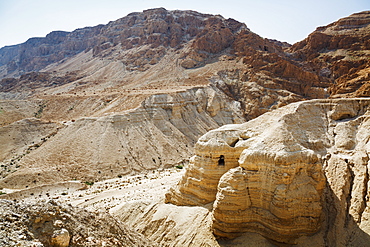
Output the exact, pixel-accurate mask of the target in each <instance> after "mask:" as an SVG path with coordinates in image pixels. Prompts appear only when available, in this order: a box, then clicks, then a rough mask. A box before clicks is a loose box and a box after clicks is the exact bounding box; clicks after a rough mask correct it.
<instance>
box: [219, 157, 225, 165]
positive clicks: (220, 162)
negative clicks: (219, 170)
mask: <svg viewBox="0 0 370 247" xmlns="http://www.w3.org/2000/svg"><path fill="white" fill-rule="evenodd" d="M218 165H219V166H224V165H225V156H223V155H220V158H218Z"/></svg>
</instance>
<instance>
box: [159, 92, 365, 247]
mask: <svg viewBox="0 0 370 247" xmlns="http://www.w3.org/2000/svg"><path fill="white" fill-rule="evenodd" d="M369 107H370V101H369V100H367V99H351V100H344V99H343V100H313V101H308V102H300V103H293V104H290V105H289V106H286V107H282V108H280V109H278V110H275V111H272V112H269V113H266V114H264V115H262V116H260V117H258V118H256V119H254V120H251V121H249V122H247V123H244V124H237V125H226V126H223V127H221V128H219V129H217V130H213V131H210V132H209V133H207V134H206V135H204V136H202V137H201V138H200V139H199V140H198V142H197V144H196V146H195V149H196V150H195V154H196V155H195V156H194V157H193V158H192V159H191V161H190V165H189V167H188V168H187V171H186V173H185V175H184V177H183V178H182V180H181V181H180V182H179V184H178V186H176V187H175V188H172V190H171V191H170V192H169V193H168V194H167V196H166V200H167V202H171V203H175V204H177V205H201V204H207V203H213V211H212V214H213V229H214V233H215V234H216V235H218V236H222V237H230V238H233V237H236V236H239V235H240V234H241V233H243V232H257V233H260V234H262V235H263V236H265V237H266V238H269V239H272V240H274V241H277V242H283V243H290V244H297V243H300V242H301V241H303V240H301V238H300V237H301V236H305V235H312V234H315V235H314V237H312V238H313V239H314V238H315V241H319V242H320V244H322V245H328V246H347V245H348V244H354V245H357V246H365V245H364V243H365V242H364V241H365V240H366V239H368V238H369V237H368V236H369V235H368V234H369V230H368V225H369V224H370V222H368V216H367V211H368V208H369V205H368V199H367V197H368V196H369V192H368V191H369V190H368V186H369V184H368V176H369V172H368V166H369V164H368V162H369V158H368V150H369V147H368V139H369V133H368V131H367V130H368V124H369V121H368V119H369V117H368V114H369V109H370V108H369ZM334 236H336V237H334ZM351 236H355V237H354V238H352V237H351ZM366 236H367V237H366ZM318 239H319V240H318Z"/></svg>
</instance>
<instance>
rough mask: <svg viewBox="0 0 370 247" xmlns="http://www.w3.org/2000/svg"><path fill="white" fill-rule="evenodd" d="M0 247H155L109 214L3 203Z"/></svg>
mask: <svg viewBox="0 0 370 247" xmlns="http://www.w3.org/2000/svg"><path fill="white" fill-rule="evenodd" d="M0 206H1V210H0V216H1V217H0V245H1V246H40V247H41V246H55V247H66V246H71V247H73V246H107V245H108V246H127V247H128V246H156V245H155V244H153V242H152V241H149V240H148V239H146V238H145V237H144V236H143V235H141V234H139V233H137V232H136V231H134V230H132V229H131V228H130V227H128V226H127V225H125V224H123V223H122V222H119V221H118V220H117V219H115V218H113V217H112V216H111V215H109V214H108V213H106V212H90V211H87V210H84V209H81V208H76V207H72V206H67V205H61V204H59V203H56V202H55V201H53V200H49V201H40V202H36V203H35V202H33V203H22V202H14V201H8V200H0Z"/></svg>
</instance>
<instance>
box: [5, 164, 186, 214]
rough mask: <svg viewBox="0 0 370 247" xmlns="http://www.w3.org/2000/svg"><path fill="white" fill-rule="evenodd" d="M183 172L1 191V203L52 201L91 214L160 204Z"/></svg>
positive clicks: (147, 174)
mask: <svg viewBox="0 0 370 247" xmlns="http://www.w3.org/2000/svg"><path fill="white" fill-rule="evenodd" d="M184 170H185V169H179V168H169V169H163V170H153V171H149V172H147V173H146V174H140V175H134V176H122V177H120V178H115V179H109V180H105V181H100V182H96V183H94V184H92V185H88V184H86V183H84V182H82V181H70V182H64V183H58V184H55V185H46V186H39V187H35V188H31V189H26V190H9V189H2V191H3V192H5V193H6V194H4V195H1V196H0V199H10V200H14V199H15V200H20V201H28V200H40V199H53V200H56V201H58V202H61V203H67V204H71V205H73V206H80V207H84V208H87V209H91V210H101V209H103V210H110V212H113V211H114V210H115V207H116V206H118V205H120V204H123V203H126V202H135V201H145V202H160V201H163V200H164V195H165V193H166V192H167V191H168V190H169V188H170V187H171V186H173V185H174V184H176V183H177V182H178V180H179V179H180V178H181V176H182V175H183V173H184Z"/></svg>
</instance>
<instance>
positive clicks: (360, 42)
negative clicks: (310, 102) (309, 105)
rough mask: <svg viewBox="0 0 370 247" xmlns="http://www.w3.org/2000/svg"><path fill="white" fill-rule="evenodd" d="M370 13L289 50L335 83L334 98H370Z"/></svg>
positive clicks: (319, 32)
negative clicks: (369, 88) (369, 86)
mask: <svg viewBox="0 0 370 247" xmlns="http://www.w3.org/2000/svg"><path fill="white" fill-rule="evenodd" d="M369 30H370V11H364V12H361V13H355V14H353V15H351V16H349V17H346V18H342V19H340V20H338V21H336V22H334V23H332V24H329V25H327V26H325V27H318V28H317V29H316V31H314V32H313V33H311V34H310V35H309V36H308V37H307V38H306V39H305V40H303V41H301V42H298V43H296V44H294V45H293V46H292V47H290V48H288V51H289V52H291V53H292V56H293V57H294V58H296V59H298V60H300V61H303V64H304V66H309V67H311V68H312V69H313V70H315V71H316V73H317V74H318V75H321V76H323V77H326V78H328V79H329V80H330V81H331V85H330V87H329V93H330V95H332V97H368V96H369V90H368V85H369V84H368V82H369V76H368V75H369V68H370V64H369V56H370V54H369V50H370V43H369V38H370V36H369V33H370V31H369Z"/></svg>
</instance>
